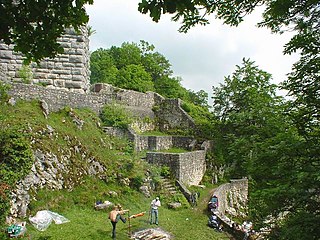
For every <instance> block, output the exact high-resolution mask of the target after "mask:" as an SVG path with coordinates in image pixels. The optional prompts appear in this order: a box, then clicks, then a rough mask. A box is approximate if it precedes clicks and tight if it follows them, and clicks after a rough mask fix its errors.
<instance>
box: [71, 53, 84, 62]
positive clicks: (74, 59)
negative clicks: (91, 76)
mask: <svg viewBox="0 0 320 240" xmlns="http://www.w3.org/2000/svg"><path fill="white" fill-rule="evenodd" d="M69 60H70V62H71V63H84V58H83V57H82V56H80V55H72V56H70V58H69Z"/></svg>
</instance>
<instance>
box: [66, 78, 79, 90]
mask: <svg viewBox="0 0 320 240" xmlns="http://www.w3.org/2000/svg"><path fill="white" fill-rule="evenodd" d="M65 87H66V88H75V89H78V88H82V87H83V83H82V82H74V81H71V80H67V81H66V82H65Z"/></svg>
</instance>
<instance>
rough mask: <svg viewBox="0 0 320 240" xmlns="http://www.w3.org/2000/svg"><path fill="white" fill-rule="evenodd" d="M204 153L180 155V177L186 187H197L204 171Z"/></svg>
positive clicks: (196, 152)
mask: <svg viewBox="0 0 320 240" xmlns="http://www.w3.org/2000/svg"><path fill="white" fill-rule="evenodd" d="M205 160H206V152H205V151H203V150H199V151H193V152H188V153H182V154H180V176H179V179H181V181H182V182H184V183H186V184H188V185H198V184H199V183H200V182H201V180H202V178H203V175H204V173H205V171H206V162H205Z"/></svg>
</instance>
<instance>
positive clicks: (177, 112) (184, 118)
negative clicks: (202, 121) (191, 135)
mask: <svg viewBox="0 0 320 240" xmlns="http://www.w3.org/2000/svg"><path fill="white" fill-rule="evenodd" d="M157 100H158V101H157V102H156V106H157V107H158V110H157V111H156V116H157V118H158V119H159V121H158V122H159V128H160V130H161V131H167V130H169V129H181V130H190V129H194V128H195V122H194V120H193V119H192V118H191V117H190V116H189V114H187V113H186V112H185V111H184V110H183V109H182V108H181V100H180V99H161V98H158V99H157Z"/></svg>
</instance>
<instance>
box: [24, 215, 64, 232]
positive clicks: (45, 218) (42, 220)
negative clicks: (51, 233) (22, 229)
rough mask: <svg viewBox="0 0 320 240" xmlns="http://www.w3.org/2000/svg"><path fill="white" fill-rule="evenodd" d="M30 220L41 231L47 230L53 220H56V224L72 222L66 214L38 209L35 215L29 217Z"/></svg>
mask: <svg viewBox="0 0 320 240" xmlns="http://www.w3.org/2000/svg"><path fill="white" fill-rule="evenodd" d="M29 221H30V223H31V224H32V225H33V226H34V227H35V228H36V229H38V230H39V231H45V230H46V229H47V228H48V227H49V225H50V224H51V222H52V221H54V223H55V224H62V223H67V222H70V221H69V220H68V219H67V218H65V217H64V216H61V215H59V214H58V213H55V212H51V211H48V210H42V211H38V212H37V214H36V215H35V216H34V217H29Z"/></svg>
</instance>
